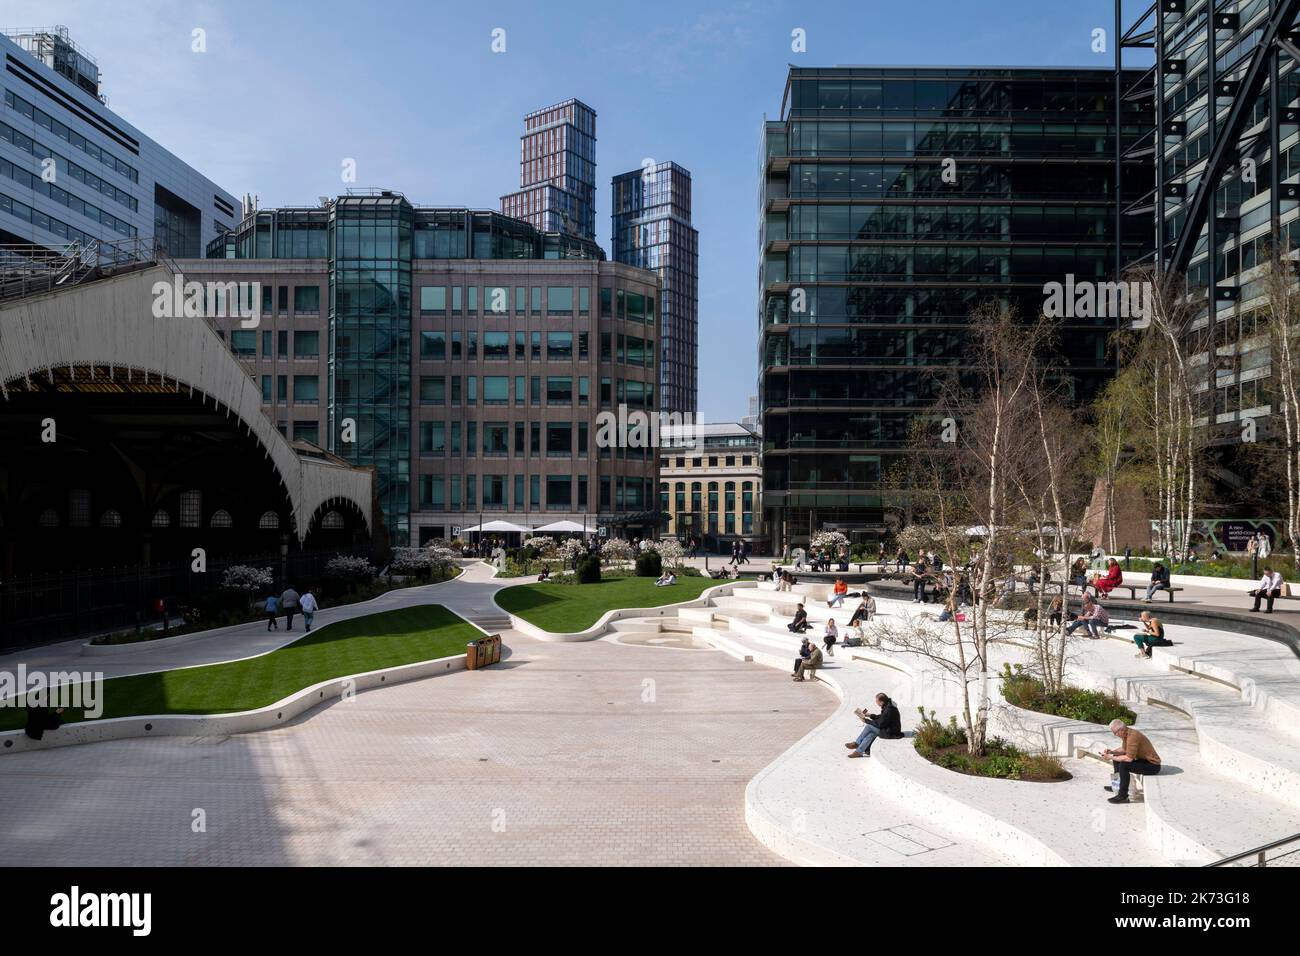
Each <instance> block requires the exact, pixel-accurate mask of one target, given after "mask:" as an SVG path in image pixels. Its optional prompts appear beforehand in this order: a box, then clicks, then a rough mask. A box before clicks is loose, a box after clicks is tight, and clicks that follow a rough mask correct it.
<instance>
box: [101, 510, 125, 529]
mask: <svg viewBox="0 0 1300 956" xmlns="http://www.w3.org/2000/svg"><path fill="white" fill-rule="evenodd" d="M99 526H100V527H101V528H120V527H122V513H121V512H120V511H118V510H116V509H115V508H109V509H108V510H107V511H105V512H104V513H103V514H102V515H100V516H99Z"/></svg>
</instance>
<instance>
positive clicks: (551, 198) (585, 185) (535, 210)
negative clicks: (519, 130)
mask: <svg viewBox="0 0 1300 956" xmlns="http://www.w3.org/2000/svg"><path fill="white" fill-rule="evenodd" d="M519 187H520V188H519V191H518V192H514V193H510V194H509V195H506V196H502V197H501V212H502V213H504V214H505V215H507V216H513V217H514V218H516V219H522V220H524V221H525V222H527V223H531V224H532V225H533V227H534V228H536V229H539V230H540V231H542V232H563V233H567V234H569V235H573V236H578V237H580V238H583V239H592V240H594V239H595V238H596V111H595V110H593V109H592V108H591V107H590V106H588V105H586V104H585V103H583V102H581V101H579V100H565V101H564V102H563V103H557V104H556V105H554V106H548V107H546V108H545V109H540V110H537V111H536V112H533V113H529V114H528V115H527V116H525V117H524V135H523V136H521V137H520V144H519Z"/></svg>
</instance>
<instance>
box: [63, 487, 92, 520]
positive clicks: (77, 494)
mask: <svg viewBox="0 0 1300 956" xmlns="http://www.w3.org/2000/svg"><path fill="white" fill-rule="evenodd" d="M68 524H69V525H70V526H71V527H73V528H89V527H90V492H89V491H87V490H86V489H84V488H78V489H75V490H73V491H70V492H68Z"/></svg>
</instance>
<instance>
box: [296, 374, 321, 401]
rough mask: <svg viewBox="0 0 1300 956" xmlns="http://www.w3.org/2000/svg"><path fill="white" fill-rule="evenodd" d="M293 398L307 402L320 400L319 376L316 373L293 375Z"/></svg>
mask: <svg viewBox="0 0 1300 956" xmlns="http://www.w3.org/2000/svg"><path fill="white" fill-rule="evenodd" d="M293 400H294V401H295V402H304V403H307V404H313V403H315V402H318V401H320V377H319V376H316V375H295V376H294V377H293Z"/></svg>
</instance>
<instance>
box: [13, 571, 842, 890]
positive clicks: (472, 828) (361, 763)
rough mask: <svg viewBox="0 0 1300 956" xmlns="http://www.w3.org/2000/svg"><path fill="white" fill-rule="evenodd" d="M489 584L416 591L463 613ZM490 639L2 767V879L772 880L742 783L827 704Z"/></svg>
mask: <svg viewBox="0 0 1300 956" xmlns="http://www.w3.org/2000/svg"><path fill="white" fill-rule="evenodd" d="M485 570H486V569H484V568H482V566H476V567H475V568H474V569H472V570H471V573H470V574H469V575H468V576H467V579H466V580H464V581H460V582H452V583H449V584H446V585H439V586H436V587H435V588H434V589H432V590H434V591H437V592H440V593H439V595H438V597H437V600H440V601H445V602H447V603H448V604H450V605H452V606H459V607H460V608H461V610H462V611H463V612H464V613H467V614H468V613H470V612H469V608H470V607H483V604H482V599H483V598H484V597H485V596H488V595H490V593H491V591H492V590H493V589H494V586H493V585H491V584H487V583H486V582H485V581H484V580H483V578H484V576H485V575H484V571H485ZM421 590H424V589H421ZM393 600H396V598H394V599H393ZM335 613H342V612H341V611H340V612H335ZM255 631H256V629H255V628H254V629H253V632H250V634H249V636H250V637H256V636H257V635H256V633H255ZM284 639H285V635H284V634H283V632H281V635H280V640H281V641H283V640H284ZM505 640H506V642H507V645H508V647H509V655H508V657H507V659H506V660H504V661H503V662H502V663H501V664H500V665H498V666H495V667H491V668H487V669H485V670H479V671H473V672H457V673H451V674H448V675H445V676H440V677H436V678H432V679H428V680H422V681H416V682H412V683H408V684H402V685H398V686H394V687H388V688H383V689H380V690H376V691H370V692H366V693H362V694H360V695H358V696H357V697H356V699H355V700H354V701H352V702H338V703H335V704H333V705H331V706H326V707H323V708H318V709H316V710H314V711H311V712H310V713H308V714H307V715H305V716H304V717H302V718H299V719H298V720H296V721H295V722H294V723H292V724H291V725H289V726H286V727H283V728H281V729H277V730H273V731H267V732H263V733H254V734H242V735H236V736H230V737H219V738H158V739H150V740H124V741H114V742H109V743H102V744H90V745H84V746H75V747H64V748H59V749H54V750H47V751H38V752H33V753H25V754H13V755H9V756H5V757H3V758H0V805H3V806H4V807H5V808H6V809H5V813H4V815H3V818H0V846H3V847H4V857H5V863H7V864H10V865H36V864H58V865H110V864H115V865H149V864H161V865H176V864H209V865H226V864H229V865H256V864H270V865H276V864H312V865H348V864H399V865H406V864H413V865H433V864H452V865H459V864H501V865H531V864H607V865H624V864H626V865H654V864H713V865H722V864H744V865H777V864H782V863H784V862H785V861H784V860H782V859H781V858H780V857H778V856H777V855H776V854H774V853H772V852H770V851H769V850H767V849H765V848H764V847H763V846H762V845H761V844H760V843H759V841H758V840H757V839H755V838H754V836H753V835H752V834H751V833H750V832H749V830H748V829H747V828H746V825H745V811H744V793H745V787H746V785H747V784H748V783H749V781H750V780H751V779H752V778H753V777H754V775H755V774H756V773H758V772H759V771H760V770H761V769H762V768H763V767H764V766H765V765H766V764H768V763H769V762H771V761H772V760H774V759H775V758H777V757H778V756H779V755H780V754H781V753H782V751H784V750H785V749H786V748H787V747H789V746H790V745H791V744H793V743H794V742H795V741H797V740H798V739H799V738H800V737H801V736H803V735H804V734H805V733H807V732H808V731H809V730H811V729H812V728H813V727H815V726H816V725H817V724H819V723H820V722H821V721H822V720H824V719H825V717H826V716H827V715H828V714H830V713H831V712H832V711H833V710H834V708H835V700H834V697H833V695H832V694H831V693H830V692H829V691H828V690H827V689H825V688H823V687H819V686H811V687H805V686H799V685H792V684H790V682H788V681H774V680H772V679H771V675H770V674H769V673H768V672H767V671H766V670H764V669H759V668H754V667H752V666H747V665H745V664H743V663H739V662H737V661H734V660H732V659H730V658H729V657H726V656H724V655H722V654H719V653H718V652H716V651H714V650H703V649H696V650H688V649H682V648H681V647H680V646H657V645H654V644H643V645H631V644H627V645H625V644H620V643H614V642H610V641H596V642H590V643H579V644H558V643H556V644H552V643H544V642H538V641H532V640H530V639H528V638H526V637H523V636H522V635H518V634H514V633H513V632H507V633H506V635H505ZM205 643H208V642H206V641H199V642H195V643H193V644H191V645H189V646H190V650H188V651H186V652H185V653H186V654H187V655H190V656H202V657H213V656H216V654H217V652H216V650H215V649H214V648H211V647H204V646H203V645H204V644H205ZM185 646H186V645H180V647H185ZM59 653H61V652H59V651H58V650H56V649H53V648H48V649H45V650H44V651H43V654H42V656H44V657H46V658H52V657H54V656H56V655H57V654H59ZM178 653H179V652H178V651H177V650H171V651H168V652H167V656H168V657H174V656H176V655H177V654H178ZM133 656H135V657H137V658H140V657H142V656H144V655H133ZM88 660H90V659H88V658H81V659H80V662H79V663H80V666H86V663H87V661H88ZM142 664H143V662H142V661H140V660H137V661H136V662H135V664H133V665H131V666H132V667H133V668H134V669H136V670H139V669H141V668H142ZM96 666H97V665H96ZM119 666H123V667H125V665H119ZM199 810H201V811H203V816H205V818H206V821H205V822H206V832H198V833H196V832H194V822H193V821H194V820H195V818H196V811H199Z"/></svg>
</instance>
